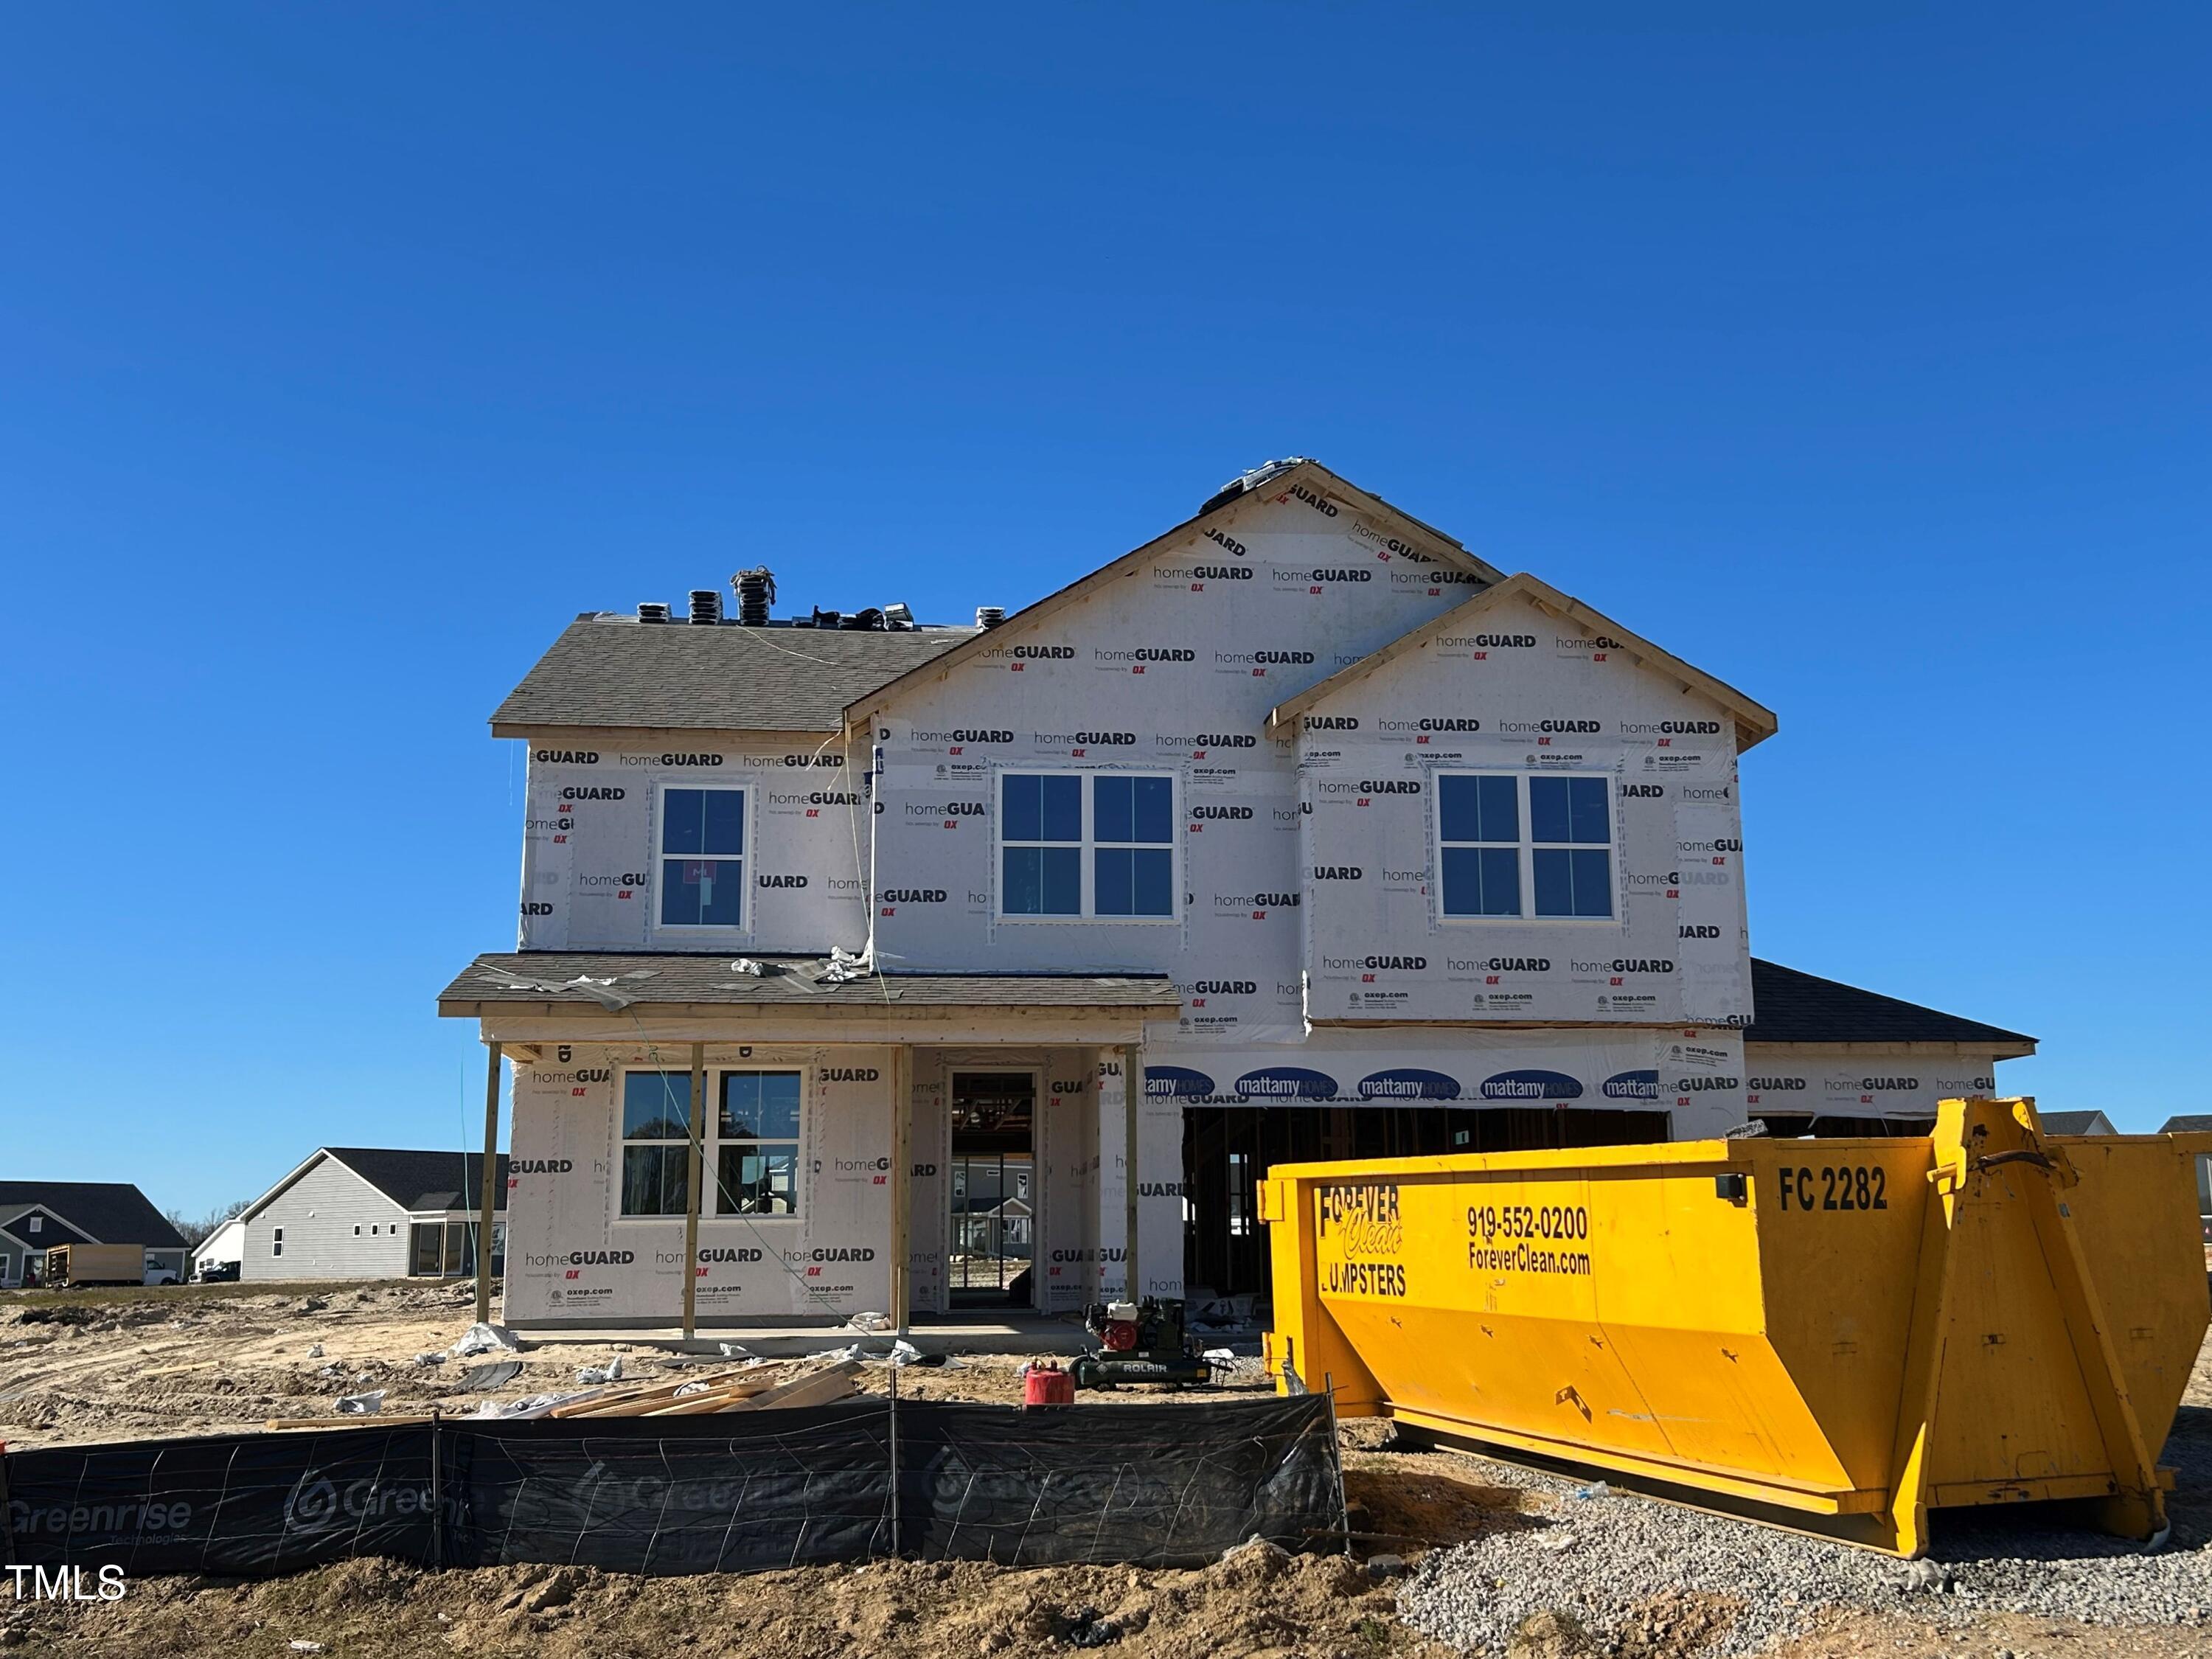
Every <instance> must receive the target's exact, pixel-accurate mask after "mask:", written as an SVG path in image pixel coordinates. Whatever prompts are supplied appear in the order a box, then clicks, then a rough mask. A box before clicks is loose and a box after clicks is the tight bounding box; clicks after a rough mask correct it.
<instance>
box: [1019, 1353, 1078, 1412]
mask: <svg viewBox="0 0 2212 1659" xmlns="http://www.w3.org/2000/svg"><path fill="white" fill-rule="evenodd" d="M1074 1403H1075V1379H1074V1378H1073V1377H1072V1376H1069V1375H1068V1374H1067V1373H1066V1371H1064V1370H1060V1367H1059V1365H1058V1364H1055V1363H1054V1362H1053V1361H1051V1360H1046V1361H1044V1362H1043V1363H1042V1364H1031V1365H1030V1368H1029V1372H1028V1375H1027V1376H1024V1377H1023V1379H1022V1404H1024V1406H1073V1404H1074Z"/></svg>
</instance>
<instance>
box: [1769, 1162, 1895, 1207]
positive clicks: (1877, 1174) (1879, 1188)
mask: <svg viewBox="0 0 2212 1659" xmlns="http://www.w3.org/2000/svg"><path fill="white" fill-rule="evenodd" d="M1888 1187H1889V1171H1888V1170H1885V1169H1883V1168H1882V1167H1881V1164H1833V1165H1827V1164H1824V1165H1822V1166H1821V1167H1820V1169H1819V1170H1808V1169H1806V1168H1804V1167H1802V1165H1801V1166H1800V1167H1798V1168H1797V1169H1795V1170H1791V1169H1782V1170H1777V1171H1776V1172H1775V1188H1776V1190H1777V1191H1778V1193H1780V1194H1781V1197H1782V1207H1783V1208H1784V1209H1785V1210H1789V1209H1798V1210H1886V1209H1887V1208H1888V1207H1889V1200H1888V1198H1887V1196H1885V1194H1886V1193H1887V1189H1888Z"/></svg>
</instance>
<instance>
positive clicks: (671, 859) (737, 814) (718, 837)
mask: <svg viewBox="0 0 2212 1659" xmlns="http://www.w3.org/2000/svg"><path fill="white" fill-rule="evenodd" d="M744 905H745V792H744V790H742V789H675V788H668V789H663V790H662V791H661V792H660V912H659V914H660V925H661V926H662V927H744Z"/></svg>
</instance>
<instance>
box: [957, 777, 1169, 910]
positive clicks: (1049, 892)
mask: <svg viewBox="0 0 2212 1659" xmlns="http://www.w3.org/2000/svg"><path fill="white" fill-rule="evenodd" d="M999 860H1000V866H999V878H1000V879H999V910H1000V915H1006V916H1060V917H1066V918H1068V919H1070V920H1081V919H1085V918H1088V919H1091V920H1102V921H1116V920H1121V919H1125V918H1127V919H1132V920H1140V921H1142V920H1169V919H1172V918H1173V917H1174V915H1175V913H1176V902H1175V892H1176V883H1175V780H1174V779H1173V778H1171V777H1169V776H1166V775H1152V774H1146V773H1141V772H1002V773H1000V775H999Z"/></svg>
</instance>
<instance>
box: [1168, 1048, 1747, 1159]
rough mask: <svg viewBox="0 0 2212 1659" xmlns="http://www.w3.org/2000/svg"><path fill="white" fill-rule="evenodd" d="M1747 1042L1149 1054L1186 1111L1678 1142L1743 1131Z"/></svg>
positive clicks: (1172, 1101) (1175, 1104)
mask: <svg viewBox="0 0 2212 1659" xmlns="http://www.w3.org/2000/svg"><path fill="white" fill-rule="evenodd" d="M1744 1066H1745V1060H1744V1051H1743V1040H1742V1036H1741V1034H1740V1033H1739V1032H1736V1031H1734V1030H1729V1029H1726V1028H1724V1027H1685V1028H1680V1029H1676V1030H1662V1031H1651V1030H1621V1031H1607V1030H1597V1029H1589V1028H1585V1029H1577V1030H1494V1031H1492V1030H1454V1031H1452V1032H1451V1033H1450V1034H1449V1037H1448V1038H1447V1037H1446V1036H1444V1035H1443V1034H1442V1033H1425V1032H1419V1031H1413V1030H1393V1031H1390V1032H1388V1033H1377V1032H1363V1031H1347V1030H1316V1032H1315V1033H1314V1034H1313V1036H1311V1038H1310V1039H1309V1040H1308V1041H1307V1042H1304V1043H1303V1044H1299V1045H1297V1046H1295V1047H1291V1046H1285V1047H1279V1048H1275V1047H1261V1048H1249V1049H1243V1050H1220V1049H1214V1048H1186V1049H1181V1050H1177V1049H1175V1048H1166V1047H1163V1048H1155V1049H1150V1050H1147V1051H1146V1057H1145V1087H1146V1092H1147V1097H1148V1099H1149V1100H1150V1101H1151V1102H1154V1103H1162V1104H1171V1105H1172V1106H1173V1107H1175V1108H1176V1110H1177V1111H1180V1109H1182V1107H1184V1106H1186V1105H1192V1106H1198V1105H1213V1106H1407V1107H1422V1106H1453V1107H1484V1106H1523V1107H1555V1108H1565V1109H1569V1110H1572V1109H1588V1108H1592V1107H1595V1108H1599V1109H1613V1110H1628V1111H1665V1112H1667V1113H1668V1114H1669V1115H1671V1117H1672V1118H1673V1120H1674V1122H1673V1130H1674V1133H1673V1137H1672V1138H1673V1139H1677V1140H1696V1139H1702V1138H1705V1137H1707V1136H1711V1135H1718V1134H1722V1133H1726V1132H1727V1131H1728V1130H1729V1129H1730V1128H1732V1127H1735V1125H1737V1124H1739V1123H1741V1122H1742V1121H1743V1099H1744Z"/></svg>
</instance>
